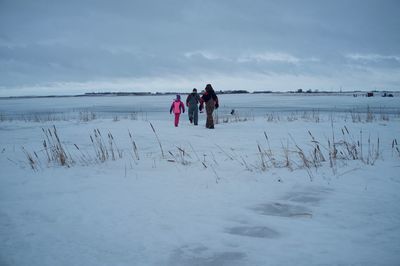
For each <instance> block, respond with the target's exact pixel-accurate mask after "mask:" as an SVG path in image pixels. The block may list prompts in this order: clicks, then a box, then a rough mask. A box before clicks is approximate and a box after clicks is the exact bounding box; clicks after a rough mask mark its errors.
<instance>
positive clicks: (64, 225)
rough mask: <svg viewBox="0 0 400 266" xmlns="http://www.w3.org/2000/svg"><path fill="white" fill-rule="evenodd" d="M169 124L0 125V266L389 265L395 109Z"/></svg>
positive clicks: (394, 247)
mask: <svg viewBox="0 0 400 266" xmlns="http://www.w3.org/2000/svg"><path fill="white" fill-rule="evenodd" d="M223 97H225V96H223ZM148 99H150V98H148ZM157 99H161V98H157ZM222 99H223V98H222ZM232 99H236V98H232ZM313 100H314V99H313ZM232 101H233V100H231V101H230V103H232ZM363 101H364V99H363ZM395 101H398V98H395ZM221 102H222V101H221ZM226 102H229V101H226ZM168 104H169V98H168V103H166V106H167V105H168ZM249 105H252V104H251V103H249ZM232 106H235V105H234V104H232ZM375 107H379V105H375ZM230 108H231V105H228V106H226V110H229V109H230ZM172 120H173V118H172V115H171V116H169V114H165V113H164V115H158V116H157V117H155V118H154V119H153V117H151V119H149V117H145V116H140V115H139V116H136V117H130V118H129V117H128V118H123V117H120V118H119V119H112V118H97V119H93V120H89V121H82V120H80V119H67V120H65V121H63V120H61V121H58V120H57V121H41V122H35V121H17V120H12V121H7V120H6V121H2V122H0V168H1V173H0V265H38V266H39V265H40V266H46V265H399V264H400V205H399V202H400V193H399V191H400V175H399V170H400V168H399V167H400V153H399V150H398V149H400V146H399V145H398V142H399V141H400V138H399V136H400V134H399V133H400V124H399V121H400V117H399V116H398V113H397V114H395V113H394V114H390V116H386V115H383V114H367V113H361V114H357V115H355V114H350V113H340V114H338V113H333V112H332V113H329V112H326V113H325V112H321V113H320V112H308V113H301V112H299V113H295V114H293V113H287V112H283V113H277V112H274V113H273V114H269V115H267V114H264V115H254V116H253V115H250V116H246V115H243V116H241V115H240V114H239V116H236V117H232V116H229V115H228V114H226V112H224V111H223V109H222V111H220V112H219V122H220V123H219V124H217V125H216V129H215V130H208V129H206V128H204V115H201V121H200V125H199V126H198V127H195V126H193V125H191V124H189V122H188V121H187V117H186V114H184V115H183V116H182V118H181V124H180V126H179V127H178V128H174V127H173V121H172ZM224 122H225V123H224ZM53 126H55V128H56V132H54V127H53ZM152 126H153V128H154V131H153V128H152ZM43 130H44V131H43ZM55 133H57V135H58V137H59V139H60V144H61V146H60V147H61V148H62V149H63V150H65V157H66V158H64V161H63V162H64V163H65V165H64V166H62V165H60V163H59V162H60V161H57V158H55V157H53V155H52V154H51V152H52V148H55V147H58V146H57V139H56V137H55V135H54V134H55ZM44 141H45V142H46V147H45V145H44ZM334 144H335V146H334ZM52 145H54V146H52ZM135 145H136V149H135ZM60 147H58V148H60ZM334 147H335V148H334ZM102 148H104V150H101V149H102ZM335 149H336V151H337V153H336V154H334V151H335ZM53 151H54V149H53ZM48 154H49V155H48ZM113 154H114V155H113ZM102 155H104V156H105V157H102ZM29 158H30V159H31V161H30V162H29Z"/></svg>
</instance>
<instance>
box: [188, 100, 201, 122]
mask: <svg viewBox="0 0 400 266" xmlns="http://www.w3.org/2000/svg"><path fill="white" fill-rule="evenodd" d="M197 108H198V107H197V105H194V106H192V105H190V106H189V112H188V113H189V120H190V121H193V123H194V124H195V125H196V126H197V123H198V121H199V110H198V109H197Z"/></svg>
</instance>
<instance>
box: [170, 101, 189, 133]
mask: <svg viewBox="0 0 400 266" xmlns="http://www.w3.org/2000/svg"><path fill="white" fill-rule="evenodd" d="M172 112H174V114H175V126H176V127H177V126H178V124H179V116H180V115H181V112H182V113H184V112H185V105H184V104H183V102H182V101H181V96H180V95H179V94H178V95H176V99H175V100H174V101H173V102H172V105H171V108H170V109H169V113H170V114H171V113H172Z"/></svg>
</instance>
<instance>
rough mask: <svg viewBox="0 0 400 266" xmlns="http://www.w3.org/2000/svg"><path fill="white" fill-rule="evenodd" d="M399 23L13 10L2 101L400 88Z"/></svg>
mask: <svg viewBox="0 0 400 266" xmlns="http://www.w3.org/2000/svg"><path fill="white" fill-rule="evenodd" d="M398 13H400V3H399V2H398V1H396V0H393V1H390V0H383V1H378V0H366V1H361V0H354V1H345V0H339V1H311V0H306V1H289V0H283V1H262V0H253V1H238V0H231V1H228V0H222V1H211V0H209V1H200V0H197V1H178V0H173V1H155V0H150V1H127V0H126V1H115V2H110V1H102V0H101V1H97V0H96V1H94V0H93V1H76V0H71V1H44V0H37V1H22V0H2V1H0V70H1V71H0V95H14V94H23V92H24V91H27V92H28V91H29V92H31V93H33V92H32V91H33V90H36V91H37V92H36V93H37V94H46V93H54V94H68V93H70V91H71V90H72V88H71V90H69V89H68V86H69V85H68V84H70V85H71V84H73V86H75V88H77V87H80V88H82V90H84V88H87V87H91V88H93V89H94V90H95V89H96V88H95V87H96V84H98V86H99V88H100V86H102V87H103V88H104V87H109V88H110V89H119V88H126V89H130V88H141V89H147V90H155V89H158V90H162V89H171V86H172V85H173V86H176V88H177V89H180V88H184V87H185V86H189V87H192V86H191V84H190V80H192V82H193V83H194V82H203V81H209V82H213V80H215V81H216V82H217V83H218V84H219V86H220V88H221V89H227V88H235V87H238V88H239V87H240V88H243V87H246V88H247V89H249V90H252V89H260V88H261V89H263V88H265V89H277V88H279V89H294V88H296V87H303V88H304V87H309V88H313V89H338V88H339V87H344V88H348V89H360V88H365V89H370V88H376V86H377V84H378V85H379V86H382V87H385V88H391V89H398V87H396V86H398V84H400V76H399V75H398V74H399V69H400V65H399V64H400V63H399V58H400V45H399V43H400V36H399V34H398V32H399V30H400V29H399V27H400V26H399V25H400V18H399V16H398ZM344 75H345V76H346V78H342V77H343V76H344ZM177 81H181V83H177ZM235 81H236V82H235ZM296 81H297V84H296ZM124 82H126V83H125V84H124ZM135 82H136V85H135ZM162 82H164V84H163V83H162ZM105 84H107V85H105ZM146 84H147V85H146ZM263 84H264V85H263ZM71 86H72V85H71ZM193 86H197V85H196V84H193ZM374 86H375V87H374ZM18 88H19V90H17V89H18ZM74 92H75V91H74Z"/></svg>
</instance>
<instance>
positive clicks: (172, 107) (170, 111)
mask: <svg viewBox="0 0 400 266" xmlns="http://www.w3.org/2000/svg"><path fill="white" fill-rule="evenodd" d="M172 109H174V102H172V104H171V108H169V113H170V114H171V113H172Z"/></svg>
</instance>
